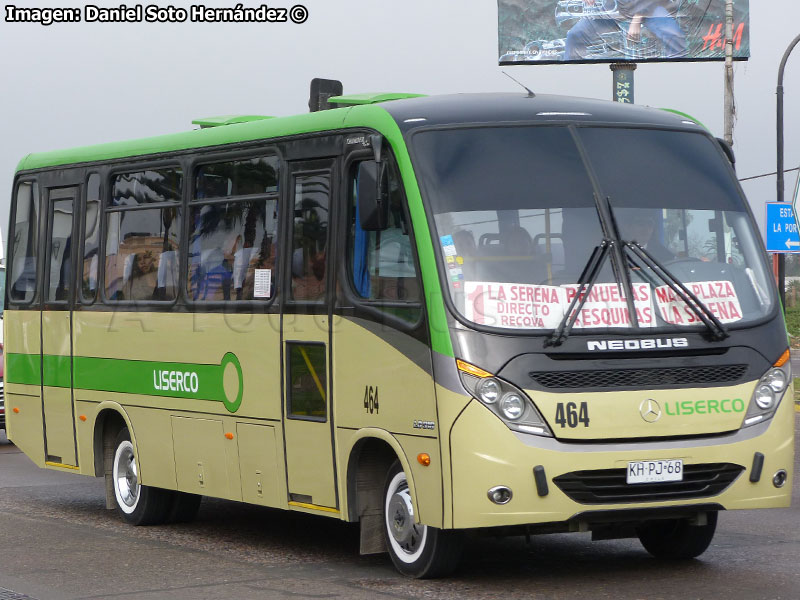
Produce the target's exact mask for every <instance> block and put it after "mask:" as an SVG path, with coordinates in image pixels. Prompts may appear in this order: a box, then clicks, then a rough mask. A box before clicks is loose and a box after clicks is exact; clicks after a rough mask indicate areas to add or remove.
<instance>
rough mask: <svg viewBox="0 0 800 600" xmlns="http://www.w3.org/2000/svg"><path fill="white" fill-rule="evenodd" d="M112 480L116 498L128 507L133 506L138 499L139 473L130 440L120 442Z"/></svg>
mask: <svg viewBox="0 0 800 600" xmlns="http://www.w3.org/2000/svg"><path fill="white" fill-rule="evenodd" d="M114 481H115V483H116V487H117V498H118V499H119V500H120V502H122V504H124V505H125V506H126V507H128V508H133V507H135V506H136V503H137V502H138V500H139V474H138V469H137V467H136V457H135V456H134V454H133V446H132V445H131V443H130V442H124V443H123V444H120V447H119V448H118V449H117V457H116V461H115V464H114Z"/></svg>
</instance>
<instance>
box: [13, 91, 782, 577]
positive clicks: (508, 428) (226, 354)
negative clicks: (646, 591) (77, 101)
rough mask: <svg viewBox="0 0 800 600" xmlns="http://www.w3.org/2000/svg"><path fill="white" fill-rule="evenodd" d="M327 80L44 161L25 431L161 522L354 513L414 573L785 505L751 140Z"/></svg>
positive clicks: (671, 530)
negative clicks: (320, 103)
mask: <svg viewBox="0 0 800 600" xmlns="http://www.w3.org/2000/svg"><path fill="white" fill-rule="evenodd" d="M328 104H329V105H330V106H331V108H330V109H327V110H320V111H316V112H311V113H308V114H302V115H298V116H291V117H281V118H270V117H260V116H252V115H250V116H239V117H220V118H210V119H203V120H199V121H197V122H196V123H198V124H199V125H201V127H200V128H199V129H194V130H190V131H187V132H184V133H178V134H172V135H166V136H161V137H154V138H148V139H141V140H135V141H130V142H123V143H112V144H106V145H98V146H92V147H84V148H76V149H72V150H65V151H57V152H45V153H41V154H31V155H29V156H27V157H25V158H24V159H23V160H22V161H21V162H20V164H19V167H18V170H17V172H16V175H15V179H14V184H13V203H12V210H11V217H10V229H9V240H10V243H9V257H8V263H7V264H8V270H9V271H8V285H7V289H6V313H5V314H6V319H5V338H6V339H5V342H6V344H5V350H6V353H5V361H6V370H5V375H6V387H5V390H6V407H7V413H8V414H7V428H8V436H9V438H10V439H11V440H13V442H14V443H15V444H17V445H18V446H19V448H21V449H22V451H24V452H25V453H26V454H27V455H28V456H29V457H30V458H31V459H32V460H33V461H34V462H35V463H36V464H37V465H38V466H40V467H44V468H48V469H54V470H58V471H64V472H75V473H80V474H83V475H89V476H94V477H105V481H106V501H107V506H108V508H115V509H116V510H117V511H118V512H119V514H120V516H121V517H122V518H123V519H124V520H125V521H127V522H129V523H132V524H134V525H145V524H157V523H168V522H174V521H185V520H188V519H191V518H193V517H194V516H195V514H196V513H197V510H198V505H199V504H200V498H201V497H202V496H211V497H216V498H223V499H228V500H236V501H242V502H248V503H252V504H257V505H263V506H267V507H275V508H282V509H286V510H292V511H300V512H305V513H309V514H314V515H323V516H328V517H331V518H335V519H341V520H344V521H348V522H353V523H359V525H360V531H361V542H360V543H361V551H362V553H365V554H368V553H380V552H388V553H389V555H390V557H391V559H392V561H393V563H394V565H395V566H396V567H397V568H398V569H399V570H400V571H401V572H403V573H405V574H408V575H412V576H416V577H433V576H437V575H443V574H446V573H447V572H449V571H451V570H452V569H453V568H455V566H456V564H457V561H458V558H459V551H460V548H461V547H462V545H463V542H462V539H461V538H462V536H463V535H464V534H465V532H468V531H472V532H479V533H481V534H489V535H493V534H496V535H520V534H536V533H550V532H589V531H591V532H592V536H593V537H594V538H595V539H612V538H624V537H638V538H639V539H640V540H641V542H642V544H643V546H644V548H645V549H646V550H647V551H649V552H650V553H651V554H653V555H655V556H657V557H671V558H693V557H695V556H698V555H699V554H701V553H702V552H703V551H705V550H706V548H707V547H708V546H709V544H710V542H711V539H712V537H713V534H714V531H715V528H716V523H717V514H718V512H719V511H721V510H731V509H752V508H774V507H785V506H788V505H789V502H790V495H791V484H792V473H791V467H792V464H793V450H794V446H793V444H794V410H793V402H792V398H793V395H792V391H791V390H792V383H791V373H790V362H789V361H788V358H789V353H788V344H787V336H786V329H785V324H784V320H783V316H782V312H781V311H780V307H779V302H778V301H777V294H776V290H775V287H774V283H773V282H772V279H771V276H770V272H769V269H768V266H767V262H766V255H765V252H764V247H763V245H762V242H761V238H760V236H759V235H758V233H757V230H756V228H755V226H754V222H753V218H752V214H751V213H750V210H749V208H748V204H747V201H746V199H745V197H744V194H743V192H742V190H741V188H740V186H739V185H738V183H737V180H736V176H735V171H734V168H733V155H732V153H731V152H730V149H729V148H727V147H725V146H724V145H722V144H720V143H719V142H718V140H716V139H715V138H713V137H711V136H710V135H709V134H708V133H707V131H706V130H705V129H704V128H703V127H702V126H700V125H698V124H697V123H695V122H694V121H693V120H691V119H689V118H687V117H686V116H682V115H679V114H675V113H672V112H667V111H662V110H655V109H647V108H643V107H635V106H624V105H618V104H613V103H609V102H601V101H595V100H585V99H576V98H566V97H558V96H546V95H536V96H534V95H533V94H524V93H520V94H514V93H512V94H474V95H473V94H468V95H453V96H439V97H423V96H417V95H412V94H378V95H351V96H341V95H340V96H336V97H332V98H331V99H330V100H329V101H328ZM472 537H473V538H474V539H476V540H477V539H478V538H479V536H472Z"/></svg>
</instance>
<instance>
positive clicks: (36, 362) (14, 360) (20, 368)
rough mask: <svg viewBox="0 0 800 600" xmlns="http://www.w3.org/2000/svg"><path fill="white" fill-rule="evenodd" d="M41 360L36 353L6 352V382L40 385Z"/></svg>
mask: <svg viewBox="0 0 800 600" xmlns="http://www.w3.org/2000/svg"><path fill="white" fill-rule="evenodd" d="M41 375H42V361H41V356H39V355H38V354H12V353H8V354H6V372H5V374H4V378H5V381H6V383H21V384H24V385H42V378H41Z"/></svg>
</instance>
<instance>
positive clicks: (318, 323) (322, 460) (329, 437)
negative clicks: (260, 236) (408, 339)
mask: <svg viewBox="0 0 800 600" xmlns="http://www.w3.org/2000/svg"><path fill="white" fill-rule="evenodd" d="M291 172H292V179H291V188H290V190H291V194H290V196H291V197H290V201H289V202H290V203H289V206H290V211H291V212H290V214H289V222H290V223H289V229H290V231H289V240H288V242H289V243H288V244H287V248H289V251H288V252H286V253H285V256H284V265H285V267H284V273H285V275H286V276H285V279H284V287H285V290H286V292H287V293H286V294H284V297H285V298H286V299H285V301H284V306H283V312H284V314H283V325H282V343H283V371H284V377H283V382H284V412H283V415H284V421H283V423H284V440H285V445H286V475H287V486H288V491H289V504H290V505H293V506H299V507H303V508H310V509H316V510H323V511H329V512H336V511H337V510H338V498H337V494H336V473H335V466H334V465H335V462H334V447H333V411H332V401H331V396H332V394H331V385H330V382H331V377H330V369H329V365H330V353H331V345H330V306H331V303H330V295H331V291H330V288H331V285H330V283H329V280H330V271H331V269H330V266H329V254H330V252H329V250H328V249H329V232H328V224H329V223H331V222H332V220H331V219H330V216H329V213H330V208H331V206H332V204H333V203H332V202H331V191H332V189H333V187H332V175H333V162H332V161H330V160H324V161H307V162H303V163H294V164H293V165H292V168H291Z"/></svg>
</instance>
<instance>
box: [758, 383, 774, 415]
mask: <svg viewBox="0 0 800 600" xmlns="http://www.w3.org/2000/svg"><path fill="white" fill-rule="evenodd" d="M753 400H755V403H756V404H757V405H758V408H760V409H762V410H769V409H770V408H772V405H773V404H775V392H774V391H773V389H772V387H771V386H769V385H759V386H758V387H757V388H756V391H755V393H754V394H753Z"/></svg>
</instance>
